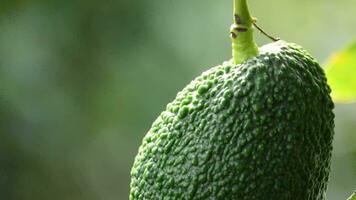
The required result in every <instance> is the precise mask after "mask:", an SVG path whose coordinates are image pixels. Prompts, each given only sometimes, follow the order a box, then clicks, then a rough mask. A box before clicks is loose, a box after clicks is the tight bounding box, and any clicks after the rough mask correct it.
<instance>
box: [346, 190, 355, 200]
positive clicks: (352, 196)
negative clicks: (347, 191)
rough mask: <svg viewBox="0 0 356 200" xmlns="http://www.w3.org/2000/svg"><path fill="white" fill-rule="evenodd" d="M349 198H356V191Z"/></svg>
mask: <svg viewBox="0 0 356 200" xmlns="http://www.w3.org/2000/svg"><path fill="white" fill-rule="evenodd" d="M347 200H356V191H355V192H354V193H353V194H352V195H351V197H349V198H348V199H347Z"/></svg>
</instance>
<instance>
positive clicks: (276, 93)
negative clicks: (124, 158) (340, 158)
mask: <svg viewBox="0 0 356 200" xmlns="http://www.w3.org/2000/svg"><path fill="white" fill-rule="evenodd" d="M330 92H331V91H330V88H329V86H328V85H327V82H326V78H325V75H324V72H323V70H322V68H321V67H320V65H319V64H318V62H317V61H316V60H315V59H314V58H313V57H312V56H311V55H310V54H309V53H308V52H306V51H305V50H304V49H303V48H302V47H300V46H298V45H296V44H291V43H287V42H285V41H277V42H273V43H270V44H268V45H265V46H263V47H261V48H260V49H259V54H258V55H257V56H254V57H252V58H250V59H247V60H246V61H244V62H242V63H240V64H233V63H232V62H231V61H228V62H225V63H223V64H222V65H219V66H216V67H213V68H211V69H209V70H208V71H206V72H204V73H203V74H202V75H200V76H198V77H197V78H196V79H194V80H193V81H192V82H191V83H189V84H188V85H187V86H186V87H185V88H184V89H183V90H182V91H181V92H179V93H178V94H177V97H176V98H175V100H174V101H173V102H171V103H169V104H168V105H167V108H166V110H165V111H163V112H162V113H161V114H160V116H159V117H158V118H157V119H156V121H155V122H154V123H153V125H152V127H151V129H150V130H149V131H148V133H147V135H146V136H145V137H144V139H143V142H142V145H141V147H140V148H139V151H138V154H137V156H136V158H135V161H134V164H133V167H132V170H131V177H132V179H131V190H130V199H131V200H141V199H142V200H143V199H145V200H160V199H164V200H166V199H167V200H168V199H172V200H173V199H176V200H182V199H184V200H206V199H215V200H220V199H221V200H223V199H227V200H233V199H238V200H322V199H324V198H325V190H326V186H327V181H328V175H329V171H330V158H331V150H332V139H333V134H334V114H333V108H334V104H333V102H332V100H331V98H330Z"/></svg>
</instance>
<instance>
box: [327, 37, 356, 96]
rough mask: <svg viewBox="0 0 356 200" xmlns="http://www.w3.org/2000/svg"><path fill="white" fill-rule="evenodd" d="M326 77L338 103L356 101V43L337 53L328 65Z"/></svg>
mask: <svg viewBox="0 0 356 200" xmlns="http://www.w3.org/2000/svg"><path fill="white" fill-rule="evenodd" d="M326 66H327V67H326V75H327V78H328V82H329V85H330V87H331V89H332V93H331V95H332V97H333V100H334V101H336V102H352V101H356V43H353V44H352V45H351V46H350V47H348V48H347V49H346V50H344V51H341V52H338V53H335V54H334V55H333V56H332V57H331V58H330V59H329V61H328V62H327V64H326Z"/></svg>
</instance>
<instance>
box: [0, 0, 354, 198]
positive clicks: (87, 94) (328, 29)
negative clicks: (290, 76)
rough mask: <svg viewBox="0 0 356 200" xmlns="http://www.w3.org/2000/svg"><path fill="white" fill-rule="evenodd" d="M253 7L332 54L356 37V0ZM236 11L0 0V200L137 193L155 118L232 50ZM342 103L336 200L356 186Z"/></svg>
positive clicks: (282, 32) (290, 37)
mask: <svg viewBox="0 0 356 200" xmlns="http://www.w3.org/2000/svg"><path fill="white" fill-rule="evenodd" d="M250 8H251V10H252V12H253V15H254V16H256V17H258V19H259V25H260V26H262V27H264V29H265V30H267V31H268V32H270V33H272V34H273V35H276V36H279V37H281V38H282V39H284V40H287V41H293V42H296V43H299V44H301V45H303V46H304V47H305V48H306V49H307V50H309V51H310V52H311V53H312V54H313V55H314V56H315V57H316V58H317V59H318V60H320V61H321V62H322V63H323V62H324V61H325V60H326V58H327V57H328V55H330V54H331V53H332V52H334V51H336V50H339V49H341V48H343V47H344V46H345V45H346V44H347V43H349V42H351V41H352V40H353V39H355V38H356V26H355V25H356V17H355V8H356V1H355V0H344V1H334V0H313V1H310V0H298V1H291V0H287V1H286V0H273V1H268V2H267V1H262V0H259V1H258V0H250ZM231 13H232V1H231V0H227V1H213V0H204V1H203V0H193V1H192V0H180V1H173V0H152V1H142V0H136V1H132V0H92V1H75V0H72V1H69V0H62V1H55V0H52V1H51V0H1V7H0V89H1V90H0V92H1V93H0V131H1V132H0V199H1V200H3V199H4V200H25V199H26V200H32V199H33V200H48V199H51V200H99V199H100V200H118V199H120V200H121V199H122V200H124V199H128V193H129V182H130V177H129V172H130V168H131V165H132V163H133V159H134V156H135V154H136V152H137V149H138V146H139V145H140V143H141V139H142V137H143V136H144V135H145V133H146V131H147V130H148V129H149V127H150V125H151V123H152V122H153V120H154V119H155V117H157V116H158V114H159V113H160V112H161V111H162V110H163V109H164V108H165V106H166V104H167V103H168V102H170V101H171V100H173V99H174V97H175V94H176V93H177V92H178V91H179V90H180V89H182V88H183V87H184V86H185V85H186V84H187V83H188V82H189V81H190V80H192V79H193V78H194V77H195V76H197V75H199V74H200V73H201V72H203V71H204V70H206V69H208V68H209V67H212V66H214V65H217V64H220V63H222V62H223V61H224V60H227V59H229V58H230V39H229V26H230V24H231V23H232V14H231ZM256 37H257V41H258V43H259V44H260V45H262V44H265V43H267V42H269V41H268V40H267V39H265V37H263V36H262V35H261V34H257V36H256ZM355 59H356V58H355ZM355 70H356V69H355ZM355 78H356V77H355ZM335 113H336V134H335V141H334V152H333V160H332V173H331V176H330V184H329V189H328V199H330V200H339V199H346V197H347V196H348V195H349V194H350V193H351V192H352V191H353V190H354V189H356V134H355V130H356V104H345V105H339V104H338V105H336V109H335ZM305 148H308V147H305Z"/></svg>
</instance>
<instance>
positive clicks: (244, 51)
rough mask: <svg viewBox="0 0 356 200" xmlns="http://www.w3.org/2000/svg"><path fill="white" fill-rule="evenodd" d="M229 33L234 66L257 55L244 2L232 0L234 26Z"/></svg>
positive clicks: (244, 0)
mask: <svg viewBox="0 0 356 200" xmlns="http://www.w3.org/2000/svg"><path fill="white" fill-rule="evenodd" d="M230 31H231V32H230V33H231V40H232V60H233V63H234V64H236V65H237V64H240V63H242V62H244V61H246V60H248V59H250V58H252V57H254V56H257V55H258V54H259V52H258V47H257V45H256V43H255V41H254V38H253V19H252V17H251V15H250V12H249V10H248V6H247V2H246V0H234V24H232V25H231V29H230Z"/></svg>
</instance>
